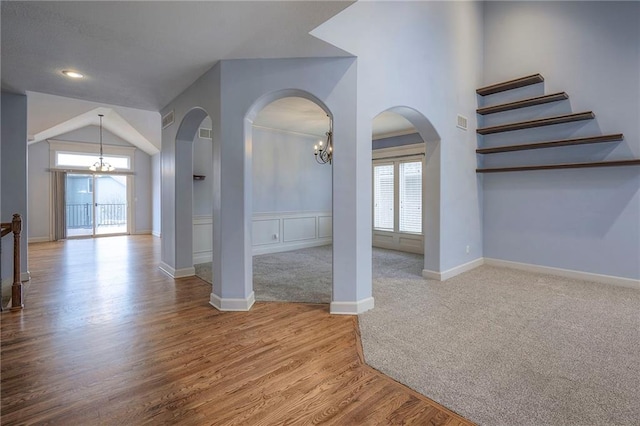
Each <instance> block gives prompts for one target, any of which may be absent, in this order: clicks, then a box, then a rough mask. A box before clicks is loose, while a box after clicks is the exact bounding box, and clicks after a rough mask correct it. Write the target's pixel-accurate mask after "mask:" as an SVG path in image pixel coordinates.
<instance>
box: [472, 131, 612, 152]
mask: <svg viewBox="0 0 640 426" xmlns="http://www.w3.org/2000/svg"><path fill="white" fill-rule="evenodd" d="M623 139H624V135H623V134H622V133H617V134H614V135H602V136H590V137H588V138H577V139H559V140H555V141H547V142H536V143H527V144H520V145H507V146H499V147H495V148H479V149H476V153H478V154H497V153H499V152H511V151H525V150H529V149H541V148H555V147H559V146H572V145H586V144H591V143H602V142H616V141H621V140H623Z"/></svg>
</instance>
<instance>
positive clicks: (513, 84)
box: [476, 74, 544, 96]
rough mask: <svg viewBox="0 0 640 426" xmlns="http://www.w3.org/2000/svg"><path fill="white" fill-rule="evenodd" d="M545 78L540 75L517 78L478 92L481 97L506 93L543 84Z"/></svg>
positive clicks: (483, 88) (486, 87) (480, 89)
mask: <svg viewBox="0 0 640 426" xmlns="http://www.w3.org/2000/svg"><path fill="white" fill-rule="evenodd" d="M543 81H544V78H543V77H542V76H541V75H540V74H532V75H528V76H526V77H520V78H516V79H514V80H509V81H505V82H502V83H497V84H492V85H490V86H485V87H481V88H479V89H478V90H476V93H477V94H478V95H480V96H487V95H493V94H494V93H499V92H504V91H506V90H511V89H517V88H519V87H524V86H529V85H531V84H536V83H542V82H543Z"/></svg>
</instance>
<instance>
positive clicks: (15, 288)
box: [1, 213, 24, 311]
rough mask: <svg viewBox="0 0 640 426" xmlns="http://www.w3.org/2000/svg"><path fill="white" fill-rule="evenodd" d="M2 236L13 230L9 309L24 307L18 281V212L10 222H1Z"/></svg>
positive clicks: (20, 222)
mask: <svg viewBox="0 0 640 426" xmlns="http://www.w3.org/2000/svg"><path fill="white" fill-rule="evenodd" d="M1 228H2V237H4V236H5V235H7V234H9V233H11V232H13V285H12V286H11V310H12V311H15V310H20V309H22V308H24V305H23V303H22V281H20V233H21V232H22V217H20V215H19V214H18V213H16V214H14V215H13V219H12V220H11V223H3V224H1Z"/></svg>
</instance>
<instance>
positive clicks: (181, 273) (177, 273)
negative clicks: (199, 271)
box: [159, 262, 196, 278]
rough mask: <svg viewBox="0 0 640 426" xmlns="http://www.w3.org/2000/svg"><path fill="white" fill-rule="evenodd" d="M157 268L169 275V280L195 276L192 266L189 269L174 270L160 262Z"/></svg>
mask: <svg viewBox="0 0 640 426" xmlns="http://www.w3.org/2000/svg"><path fill="white" fill-rule="evenodd" d="M159 268H160V270H161V271H162V272H164V273H165V274H167V275H169V276H170V277H171V278H184V277H192V276H194V275H195V274H196V269H195V268H194V267H193V266H191V267H189V268H182V269H174V268H173V267H171V266H169V265H167V264H166V263H164V262H160V265H159Z"/></svg>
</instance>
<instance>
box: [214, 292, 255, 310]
mask: <svg viewBox="0 0 640 426" xmlns="http://www.w3.org/2000/svg"><path fill="white" fill-rule="evenodd" d="M255 301H256V298H255V295H254V293H253V291H252V292H251V294H249V297H247V298H246V299H229V298H221V297H219V296H218V295H217V294H214V293H211V297H210V298H209V304H210V305H211V306H213V307H214V308H216V309H217V310H219V311H248V310H249V309H251V307H252V306H253V304H254V303H255Z"/></svg>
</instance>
